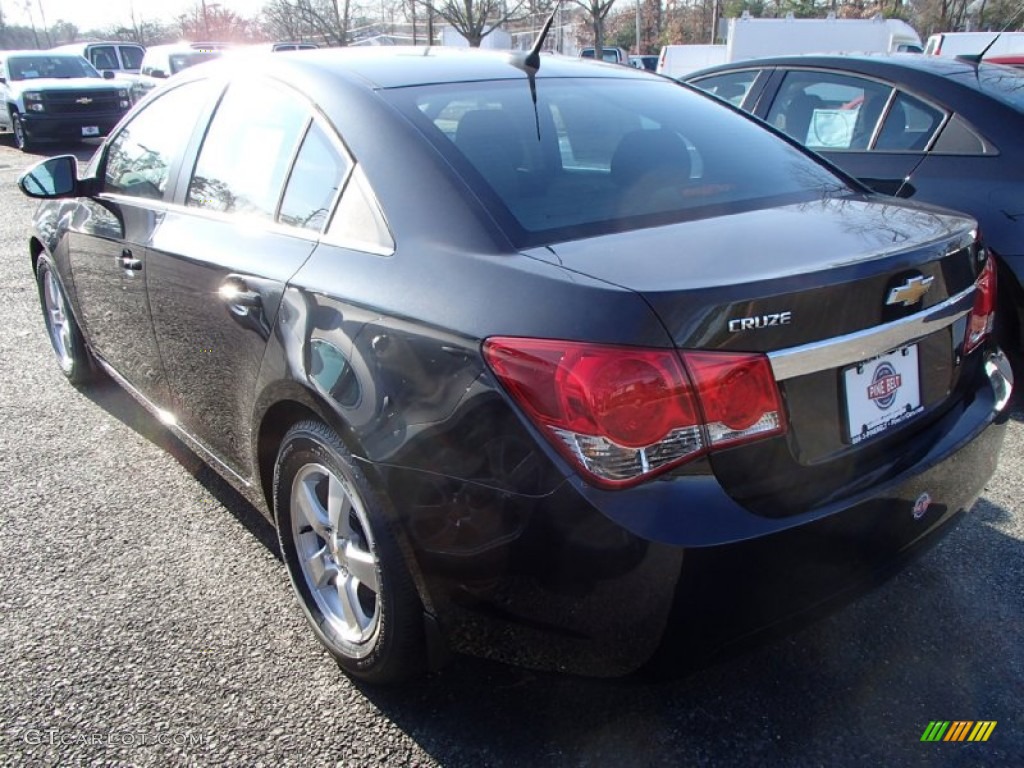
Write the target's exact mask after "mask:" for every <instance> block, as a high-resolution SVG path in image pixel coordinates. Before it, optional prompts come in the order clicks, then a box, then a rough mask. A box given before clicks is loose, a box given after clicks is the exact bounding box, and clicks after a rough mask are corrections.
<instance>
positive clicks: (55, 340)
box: [36, 256, 96, 386]
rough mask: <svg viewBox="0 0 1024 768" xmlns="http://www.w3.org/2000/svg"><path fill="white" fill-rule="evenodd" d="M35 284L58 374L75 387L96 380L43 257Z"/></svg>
mask: <svg viewBox="0 0 1024 768" xmlns="http://www.w3.org/2000/svg"><path fill="white" fill-rule="evenodd" d="M36 282H37V284H38V286H39V303H40V305H41V306H42V309H43V321H44V322H45V323H46V333H47V335H48V336H49V337H50V345H51V346H52V347H53V351H54V354H55V355H56V356H57V363H58V364H59V365H60V369H61V372H62V373H63V374H64V375H65V376H66V377H67V379H68V381H70V382H71V383H72V384H74V385H76V386H83V385H85V384H89V383H91V382H92V381H94V380H95V378H96V369H95V367H94V364H93V360H92V355H90V354H89V349H88V347H86V345H85V339H84V338H83V337H82V331H81V329H80V328H79V327H78V323H77V322H75V317H74V315H72V314H71V311H70V310H69V309H68V301H67V297H66V296H65V295H64V289H63V287H62V286H61V283H60V278H58V277H57V270H56V269H55V268H54V266H53V263H52V262H51V261H50V260H49V259H48V258H47V257H46V256H40V257H39V263H38V264H37V265H36Z"/></svg>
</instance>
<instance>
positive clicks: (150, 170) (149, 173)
mask: <svg viewBox="0 0 1024 768" xmlns="http://www.w3.org/2000/svg"><path fill="white" fill-rule="evenodd" d="M209 94H210V85H209V84H208V82H207V81H196V82H191V83H185V84H183V85H180V86H178V87H177V88H173V89H171V90H169V91H167V92H166V93H164V94H163V95H162V96H160V97H159V98H157V99H156V100H154V101H152V102H150V103H149V105H148V106H146V108H145V109H143V110H142V111H141V112H139V113H138V114H136V115H135V117H133V118H132V119H131V121H129V122H128V124H127V125H125V126H124V127H123V128H122V129H121V130H120V131H119V132H118V134H117V135H116V136H115V137H114V138H113V139H112V140H111V141H110V143H109V144H108V145H107V151H106V157H105V161H104V174H103V177H104V187H103V189H104V191H105V192H110V193H114V194H120V195H130V196H132V197H145V198H152V199H156V200H159V199H162V198H163V196H164V192H165V191H166V189H167V183H168V179H169V177H170V169H171V164H172V163H173V161H174V159H175V158H176V157H177V155H178V154H179V153H180V152H181V150H182V149H184V147H185V144H186V143H187V142H188V139H189V137H190V136H191V135H192V131H193V129H194V128H195V123H194V122H193V121H192V120H183V119H182V115H195V114H198V113H199V112H200V111H201V110H202V108H203V106H204V104H205V102H206V99H207V98H208V97H209Z"/></svg>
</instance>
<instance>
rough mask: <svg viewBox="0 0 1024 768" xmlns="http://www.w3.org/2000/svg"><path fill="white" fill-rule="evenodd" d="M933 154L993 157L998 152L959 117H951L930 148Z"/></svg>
mask: <svg viewBox="0 0 1024 768" xmlns="http://www.w3.org/2000/svg"><path fill="white" fill-rule="evenodd" d="M932 152H933V153H940V154H944V155H995V154H998V151H997V150H996V149H995V148H994V147H992V146H990V145H989V144H987V143H986V142H985V140H984V139H982V138H981V137H980V136H979V135H978V134H977V133H975V132H974V129H973V128H971V126H969V125H968V124H967V121H965V120H964V119H963V118H961V117H960V115H953V117H952V118H950V121H949V122H948V123H946V127H945V128H943V129H942V133H941V134H939V138H938V139H937V140H936V141H935V144H934V145H933V146H932Z"/></svg>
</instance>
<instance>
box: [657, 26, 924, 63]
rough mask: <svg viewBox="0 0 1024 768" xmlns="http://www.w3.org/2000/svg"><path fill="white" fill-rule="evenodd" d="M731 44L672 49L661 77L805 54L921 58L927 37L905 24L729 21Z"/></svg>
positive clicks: (666, 53)
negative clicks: (914, 55) (907, 54)
mask: <svg viewBox="0 0 1024 768" xmlns="http://www.w3.org/2000/svg"><path fill="white" fill-rule="evenodd" d="M728 30H729V32H728V39H727V42H726V44H725V45H667V46H665V47H664V48H663V49H662V52H661V58H660V59H659V61H658V74H662V75H668V76H669V77H682V76H683V75H685V74H688V73H689V72H694V71H696V70H698V69H703V68H704V67H710V66H714V65H716V64H727V63H731V62H734V61H743V60H745V59H756V58H759V57H761V56H785V55H789V54H800V53H905V52H913V53H920V52H921V50H922V47H921V37H920V35H918V34H917V32H915V31H914V28H913V27H911V26H910V25H909V24H907V23H906V22H905V21H900V20H899V19H883V18H882V17H881V16H876V17H874V18H871V19H837V18H835V17H831V16H830V17H829V18H827V19H795V18H793V17H792V16H787V17H786V18H784V19H755V18H753V17H751V16H748V15H747V14H746V13H744V15H743V16H742V17H740V18H738V19H729V26H728Z"/></svg>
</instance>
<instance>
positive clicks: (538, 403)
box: [20, 48, 1012, 682]
mask: <svg viewBox="0 0 1024 768" xmlns="http://www.w3.org/2000/svg"><path fill="white" fill-rule="evenodd" d="M20 183H21V186H22V189H23V190H24V191H25V192H26V193H27V194H29V195H32V196H35V197H39V198H43V199H44V201H43V202H42V203H41V204H40V207H39V209H38V211H37V212H36V214H35V217H34V222H33V225H34V226H33V233H32V235H31V238H30V241H29V252H30V256H31V260H32V266H33V269H34V273H35V275H36V277H37V281H38V285H39V295H40V300H41V304H42V309H43V314H44V320H45V324H46V328H47V331H48V333H49V337H50V340H51V342H52V345H53V349H54V351H55V352H56V357H57V361H58V363H59V364H60V366H61V369H62V370H63V372H64V374H65V375H66V376H67V378H68V379H70V380H71V381H72V382H73V383H74V384H76V385H79V386H86V385H87V384H88V383H89V382H90V381H91V380H92V379H94V378H95V377H96V376H98V375H109V376H111V377H113V378H114V379H115V380H116V381H117V382H119V383H120V384H121V385H122V386H124V387H125V388H126V389H127V390H128V391H129V392H131V393H132V394H133V395H134V396H135V397H136V398H138V399H139V400H140V401H141V402H142V403H143V404H145V405H146V406H147V407H149V408H150V409H151V410H152V411H153V412H154V413H155V414H156V415H157V416H158V417H159V418H160V419H161V421H162V422H163V423H165V424H167V425H168V426H169V428H171V429H173V430H174V431H175V433H176V434H178V435H179V436H181V438H182V439H184V440H186V441H187V442H188V444H189V445H190V446H192V447H193V448H194V450H195V451H196V452H198V453H199V454H200V455H201V456H203V457H205V459H206V460H207V461H208V462H209V464H210V465H211V466H212V467H214V468H215V469H216V470H217V471H218V472H220V473H221V474H222V475H223V476H224V477H225V478H227V479H228V480H229V481H230V482H232V483H233V484H234V485H235V486H236V487H237V488H238V489H239V490H240V491H241V492H242V493H243V494H245V495H246V496H247V497H248V498H249V499H250V500H251V501H252V503H253V504H255V505H256V506H257V507H258V508H259V509H261V510H262V511H263V512H264V513H265V514H266V515H267V516H268V517H269V518H270V519H271V520H272V521H273V522H274V524H275V525H276V527H277V530H278V533H279V537H280V547H281V553H282V556H283V559H284V562H285V564H286V566H287V569H288V572H289V574H290V576H291V581H292V583H293V585H294V588H295V591H296V593H297V595H298V599H299V603H300V605H301V606H302V610H303V611H304V613H305V616H306V618H307V619H308V621H309V624H310V627H311V629H312V631H313V632H314V633H315V634H316V636H317V638H318V639H319V640H320V642H321V643H323V645H324V646H326V648H327V649H328V650H329V651H330V652H331V653H332V654H333V655H334V656H335V657H336V658H337V659H338V660H339V662H340V664H341V665H342V667H343V668H344V669H345V670H347V671H348V672H349V673H350V674H352V675H354V676H356V677H359V678H361V679H364V680H368V681H373V682H394V681H400V680H404V679H408V678H409V677H411V676H414V675H417V674H420V673H422V672H423V671H425V670H427V669H429V668H431V666H432V665H434V664H437V663H439V661H440V660H442V659H443V658H444V657H445V654H446V651H448V650H455V651H459V652H469V653H475V654H482V655H485V656H489V657H492V658H497V659H501V660H505V661H509V662H514V663H518V664H523V665H527V666H531V667H536V668H548V669H562V670H571V671H573V672H579V673H586V674H594V675H617V674H624V673H628V672H631V671H633V670H636V669H638V668H640V667H642V666H644V665H646V664H648V663H649V662H651V661H652V660H654V661H664V660H669V661H678V662H682V663H689V662H695V661H697V660H700V659H705V658H709V657H710V656H712V655H713V654H715V653H716V652H718V651H720V650H722V649H724V648H727V647H729V645H730V644H731V643H733V642H734V641H736V640H737V639H738V638H743V637H745V636H748V635H750V634H752V633H756V632H758V631H759V630H761V629H763V628H765V627H768V626H771V625H774V624H776V623H777V622H778V621H780V620H781V619H783V618H786V617H790V616H793V615H798V614H800V613H801V612H803V611H806V610H808V609H810V608H816V607H818V606H820V605H822V604H823V603H825V602H827V601H829V600H831V599H833V598H836V597H838V596H841V595H843V594H845V593H846V592H847V591H848V590H849V589H850V588H851V587H854V586H856V585H858V584H861V583H866V582H867V581H869V580H870V579H872V578H873V577H874V576H875V575H877V574H879V573H881V572H883V571H884V570H887V569H888V568H889V567H890V566H892V565H893V564H896V563H898V562H900V561H902V560H903V559H905V557H906V556H908V555H911V554H913V553H916V552H917V551H920V550H921V549H922V548H923V547H924V546H925V545H926V544H928V543H930V542H932V541H935V540H936V539H937V534H939V533H941V532H944V531H947V530H949V529H950V528H951V527H952V525H951V524H952V523H954V522H955V521H956V520H958V519H959V518H960V517H961V516H962V513H963V512H964V511H965V510H968V509H969V508H970V507H971V505H972V503H973V502H974V500H975V498H976V497H977V495H978V494H979V492H980V491H981V490H982V488H983V487H984V484H985V482H986V480H987V479H988V478H989V476H990V475H991V474H992V472H993V470H994V468H995V466H996V461H997V456H998V451H999V448H1000V445H1001V442H1002V439H1003V429H1002V426H1001V421H1002V413H1003V409H1004V407H1005V404H1006V402H1007V399H1008V398H1009V396H1010V389H1011V378H1012V377H1011V375H1010V374H1009V372H1008V367H1007V365H1006V362H1005V359H1004V358H1003V356H1002V354H1001V353H1000V351H999V350H998V348H997V347H996V346H995V344H994V342H993V341H992V339H991V333H990V332H991V327H992V318H993V315H994V311H995V303H994V296H995V282H994V281H995V270H994V266H993V262H992V259H991V258H989V256H988V252H987V250H986V248H985V246H984V244H983V243H982V241H981V240H980V239H979V234H978V232H977V230H976V227H975V223H974V222H973V221H972V220H970V219H967V218H964V217H962V216H958V215H954V214H951V213H949V212H946V211H943V210H940V209H933V208H926V207H921V206H918V205H913V204H909V203H905V202H899V201H896V200H884V201H883V200H881V199H878V198H875V197H874V196H873V195H872V194H871V193H870V192H868V191H867V190H866V189H865V188H863V187H861V186H859V185H858V184H857V182H855V181H853V180H851V179H848V178H845V177H841V176H838V175H837V172H836V171H835V170H834V169H833V168H832V167H831V166H827V165H825V164H823V162H822V161H819V160H817V159H815V157H814V156H812V155H810V154H808V153H806V152H804V151H803V150H801V149H800V148H798V147H796V146H794V145H793V144H792V143H790V142H788V141H786V140H784V139H782V138H780V137H779V136H778V135H777V134H775V133H773V132H772V131H771V130H769V129H766V128H764V127H763V126H762V125H760V124H758V123H757V122H755V121H754V120H752V119H750V118H748V117H746V116H744V115H742V114H740V113H738V112H737V111H735V110H733V109H730V108H729V107H727V106H724V105H722V104H721V103H720V102H718V101H717V100H716V99H713V98H710V97H708V96H705V95H703V94H701V93H699V92H697V91H694V90H692V89H690V88H686V87H680V86H678V85H676V84H674V83H672V82H669V81H667V80H663V79H661V78H657V77H655V76H653V75H649V74H645V73H643V72H641V71H637V70H635V69H630V68H626V67H615V66H606V65H602V64H596V63H594V62H582V61H574V60H567V59H561V58H557V57H548V56H543V57H540V58H539V59H538V58H534V57H530V56H526V55H524V54H516V53H483V52H479V51H447V50H439V49H436V48H431V49H424V48H419V49H406V50H402V49H398V50H394V49H389V50H387V51H384V52H380V51H369V50H343V51H339V50H324V51H309V52H304V53H303V54H301V55H292V54H281V55H275V56H273V57H266V58H263V59H260V58H253V59H246V60H245V61H244V62H235V63H232V62H221V63H219V64H213V65H209V66H204V67H197V68H195V69H192V70H189V71H187V72H186V73H184V74H183V75H181V76H180V77H178V78H175V79H174V80H172V81H170V82H168V84H167V86H166V87H165V88H162V89H160V90H159V91H158V92H156V93H154V94H152V95H151V96H150V97H149V98H148V99H147V100H145V101H144V102H143V103H141V104H139V105H137V106H136V108H135V109H134V110H133V111H132V112H131V113H130V114H129V115H128V116H127V117H126V119H125V120H124V121H122V123H121V124H120V126H119V127H118V128H117V129H115V130H114V131H113V133H112V134H111V135H110V137H109V138H108V139H107V140H106V141H105V143H104V144H103V146H102V147H101V148H100V149H99V150H98V151H97V153H96V154H95V156H94V157H93V158H92V160H91V162H90V163H89V164H88V166H87V167H85V168H83V169H79V168H77V166H76V163H75V161H74V159H73V158H71V157H56V158H52V159H50V160H47V161H45V162H43V163H41V164H39V165H37V166H35V167H34V168H32V169H30V170H29V171H27V172H26V174H25V175H24V176H23V177H22V180H21V182H20Z"/></svg>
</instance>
